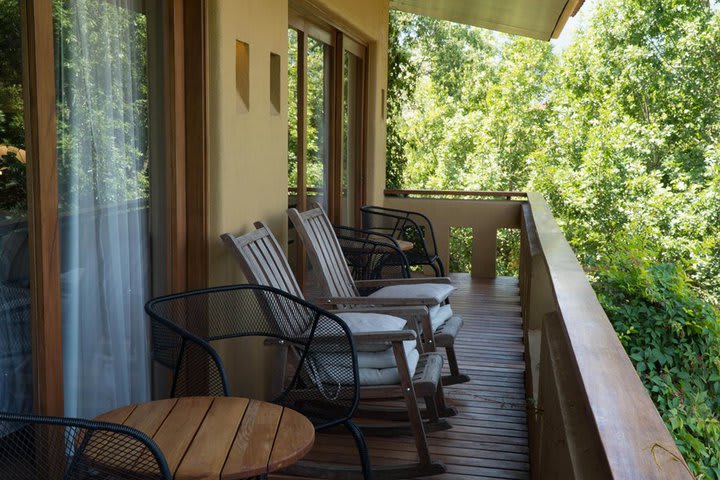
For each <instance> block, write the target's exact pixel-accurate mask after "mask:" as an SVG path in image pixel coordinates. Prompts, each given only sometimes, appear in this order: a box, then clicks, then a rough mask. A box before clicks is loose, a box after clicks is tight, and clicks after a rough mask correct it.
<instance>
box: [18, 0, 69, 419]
mask: <svg viewBox="0 0 720 480" xmlns="http://www.w3.org/2000/svg"><path fill="white" fill-rule="evenodd" d="M20 5H21V7H20V8H21V22H22V28H21V30H22V51H23V59H22V61H23V83H24V85H23V91H24V103H25V106H24V116H25V144H26V151H27V192H28V193H27V195H28V212H27V215H28V235H29V252H30V255H29V257H30V286H31V288H30V296H31V308H30V310H31V313H30V315H31V329H32V359H33V399H34V405H33V408H34V411H35V412H37V413H41V414H45V415H62V414H63V410H64V402H63V378H62V372H63V370H62V312H61V297H60V224H59V219H58V173H57V151H56V117H55V59H54V57H53V55H54V48H53V18H52V0H26V1H23V2H20Z"/></svg>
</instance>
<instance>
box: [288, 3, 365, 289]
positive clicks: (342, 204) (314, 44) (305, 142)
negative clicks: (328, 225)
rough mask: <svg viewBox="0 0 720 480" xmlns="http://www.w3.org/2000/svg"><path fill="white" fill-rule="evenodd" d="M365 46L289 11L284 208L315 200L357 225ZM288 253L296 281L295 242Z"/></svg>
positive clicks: (298, 256) (300, 262) (301, 263)
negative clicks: (286, 177) (285, 198)
mask: <svg viewBox="0 0 720 480" xmlns="http://www.w3.org/2000/svg"><path fill="white" fill-rule="evenodd" d="M365 52H366V47H365V46H363V45H362V44H360V43H359V42H356V41H354V40H352V39H351V38H350V37H348V36H347V35H345V34H344V33H343V32H341V31H339V30H338V29H336V28H333V27H332V26H330V25H327V24H324V23H322V22H320V21H315V20H309V19H307V18H306V17H303V16H301V15H299V14H297V13H295V12H293V11H291V13H290V27H289V28H288V122H289V125H288V206H290V207H296V208H298V209H300V210H306V209H308V208H310V207H311V206H312V204H314V203H317V204H319V205H321V206H322V207H323V209H325V211H326V212H327V213H328V215H329V216H330V218H331V219H332V221H333V222H335V223H342V224H345V225H352V226H357V225H358V222H359V216H358V213H357V211H358V209H359V207H360V205H361V204H362V201H363V195H364V191H365V188H364V136H363V135H364V118H365V117H364V107H365V90H366V82H365V78H366V64H365ZM288 238H289V240H288V241H289V248H288V256H289V258H290V263H291V265H292V266H293V269H294V270H295V274H296V276H297V277H298V278H299V279H300V281H301V284H302V281H303V278H304V274H305V263H306V262H305V259H304V253H303V251H302V245H301V244H300V242H299V241H298V239H297V237H296V235H295V232H294V230H293V229H292V226H291V227H290V231H289V237H288Z"/></svg>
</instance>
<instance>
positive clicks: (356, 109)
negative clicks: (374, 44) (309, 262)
mask: <svg viewBox="0 0 720 480" xmlns="http://www.w3.org/2000/svg"><path fill="white" fill-rule="evenodd" d="M362 104H363V65H362V60H361V59H360V58H358V57H356V56H355V55H353V54H352V53H350V52H348V51H345V52H344V53H343V105H342V138H341V141H342V150H341V151H342V158H341V162H340V175H341V176H340V222H341V223H342V224H343V225H350V226H357V225H358V209H359V208H360V205H359V204H358V203H359V202H360V193H361V188H360V185H361V172H362V171H361V168H362V164H361V158H362V155H361V148H362V118H363V117H362Z"/></svg>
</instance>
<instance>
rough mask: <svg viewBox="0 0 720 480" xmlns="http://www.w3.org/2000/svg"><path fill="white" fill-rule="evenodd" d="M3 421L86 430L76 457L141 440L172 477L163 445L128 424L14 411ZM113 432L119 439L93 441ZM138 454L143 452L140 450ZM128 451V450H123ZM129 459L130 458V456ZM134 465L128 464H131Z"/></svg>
mask: <svg viewBox="0 0 720 480" xmlns="http://www.w3.org/2000/svg"><path fill="white" fill-rule="evenodd" d="M0 422H17V423H20V424H25V425H29V424H32V425H50V426H57V427H66V428H75V429H78V430H81V431H83V430H84V431H85V433H84V435H82V436H79V437H78V440H79V443H78V445H76V447H77V450H76V452H75V456H78V455H82V454H83V453H84V450H85V449H86V448H87V446H88V445H92V448H93V449H94V450H96V449H98V448H103V447H104V448H107V449H108V450H111V449H112V448H113V446H117V447H121V446H122V448H124V449H127V444H128V441H122V438H127V439H128V440H131V441H136V442H138V443H140V444H141V445H142V446H143V448H144V449H145V450H146V452H145V453H149V454H150V455H152V457H153V458H154V460H155V462H156V463H157V467H158V472H159V474H160V476H162V478H164V479H166V480H172V473H171V472H170V468H169V467H168V464H167V461H166V460H165V456H164V455H163V453H162V451H161V450H160V448H159V447H158V446H157V444H156V443H155V441H154V440H153V439H152V438H150V437H149V436H147V435H146V434H145V433H143V432H141V431H140V430H137V429H134V428H132V427H127V426H125V425H119V424H117V423H109V422H97V421H93V420H85V419H81V418H66V417H46V416H40V415H25V414H14V413H0ZM102 432H106V433H111V434H113V435H114V436H116V437H117V438H116V440H117V442H115V441H113V442H109V441H108V440H107V439H102V440H101V441H100V442H99V443H98V444H97V445H95V444H91V442H92V437H93V436H94V435H95V434H97V433H102ZM137 453H138V457H139V456H140V455H142V453H143V452H137ZM123 454H127V451H125V452H123ZM128 458H129V457H128ZM132 466H133V465H128V467H132Z"/></svg>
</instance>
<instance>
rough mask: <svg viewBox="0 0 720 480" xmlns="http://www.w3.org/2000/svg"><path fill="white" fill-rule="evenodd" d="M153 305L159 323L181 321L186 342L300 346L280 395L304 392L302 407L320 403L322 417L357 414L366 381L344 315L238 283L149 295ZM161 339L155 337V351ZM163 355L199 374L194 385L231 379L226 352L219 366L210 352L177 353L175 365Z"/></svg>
mask: <svg viewBox="0 0 720 480" xmlns="http://www.w3.org/2000/svg"><path fill="white" fill-rule="evenodd" d="M146 310H147V311H148V313H149V314H150V315H151V316H152V317H153V319H154V320H155V322H153V323H160V324H164V325H166V326H174V327H175V329H176V333H177V334H179V335H181V336H183V340H185V341H186V343H187V342H188V341H189V342H191V343H193V342H194V343H198V342H207V343H209V344H212V342H215V341H218V340H223V339H228V338H239V337H268V338H276V339H280V340H283V341H285V342H286V343H287V344H289V345H290V346H292V347H293V348H294V350H295V352H296V353H297V354H298V358H299V360H298V364H297V365H296V366H295V373H294V377H293V379H292V380H291V381H290V382H289V383H288V384H287V385H286V388H285V389H284V390H283V392H282V393H281V394H280V395H279V397H278V399H279V400H280V401H281V402H282V403H285V404H289V405H293V406H295V403H296V402H299V401H301V400H302V401H303V402H305V403H304V404H303V406H295V408H297V409H299V410H300V411H301V412H303V413H306V412H307V409H308V408H310V407H313V408H314V409H316V410H318V413H313V412H314V411H315V410H313V412H310V414H308V416H310V417H311V418H313V416H314V417H315V418H319V419H320V422H319V423H323V422H324V423H333V422H336V423H339V422H340V421H343V420H345V419H346V418H350V416H351V415H352V412H353V411H354V409H355V406H356V404H357V400H358V392H359V390H358V389H359V383H358V371H357V360H356V356H355V347H354V345H353V342H352V337H351V334H350V331H349V330H348V328H347V326H346V325H345V323H344V322H343V321H342V320H340V319H339V318H338V317H336V316H334V315H332V314H330V313H327V312H325V311H323V310H321V309H319V308H317V307H315V306H313V305H311V304H309V303H307V302H305V301H303V300H302V299H300V298H297V297H294V296H292V295H290V294H287V293H285V292H282V291H280V290H278V289H275V288H271V287H265V286H260V285H234V286H228V287H217V288H211V289H205V290H196V291H192V292H186V293H182V294H177V295H170V296H167V297H161V298H158V299H155V300H152V301H150V302H148V305H147V306H146ZM178 326H180V327H182V331H181V330H180V329H179V328H178ZM156 347H157V345H156V342H155V339H154V338H153V353H154V355H155V350H156ZM200 350H202V349H201V348H198V351H200ZM155 359H156V360H157V361H158V362H159V363H161V364H165V365H166V366H169V367H170V368H173V369H174V371H175V372H176V375H179V376H181V377H182V376H183V375H184V378H186V379H187V380H185V382H184V383H182V385H186V384H188V383H192V382H191V379H194V383H195V384H199V385H200V386H199V387H197V386H195V387H193V388H200V389H202V388H204V386H205V385H208V384H209V385H214V384H215V383H217V382H220V383H224V384H227V381H226V376H225V370H224V368H223V366H222V362H220V360H219V359H218V360H217V361H218V363H219V371H218V372H216V371H215V369H214V368H209V369H208V368H207V358H206V362H205V363H204V364H203V363H198V362H193V363H190V362H186V363H185V364H183V361H182V359H176V360H175V363H174V364H172V365H169V364H167V363H164V361H166V360H167V358H163V355H162V354H161V355H155ZM183 365H185V366H186V368H183ZM183 370H192V371H191V372H188V373H186V372H184V371H183ZM218 375H219V377H218ZM175 383H176V385H177V384H180V382H179V381H176V382H175ZM183 393H184V392H182V391H181V392H179V393H178V392H176V395H178V396H179V395H182V394H183ZM318 404H323V405H327V404H330V405H332V406H333V408H332V409H327V408H325V407H318ZM317 423H318V422H316V426H317Z"/></svg>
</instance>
